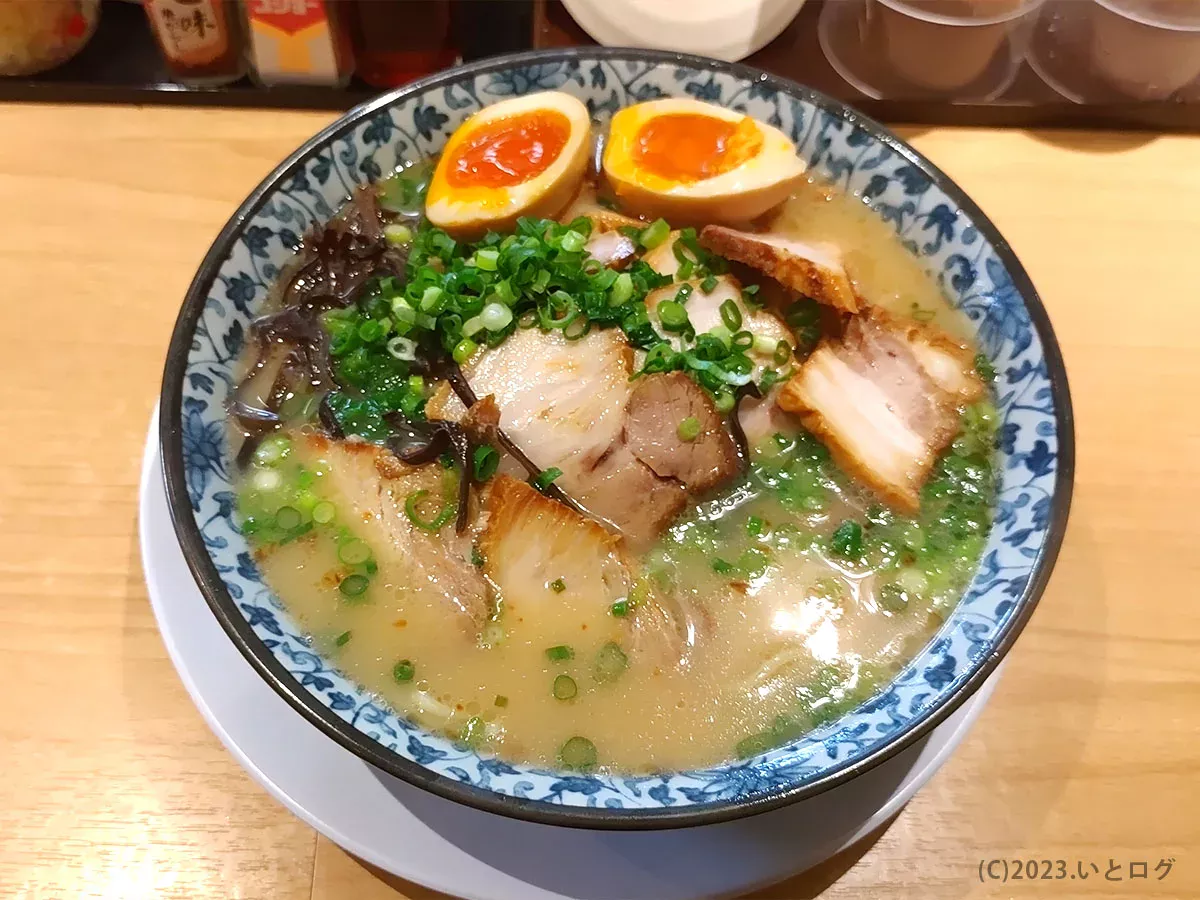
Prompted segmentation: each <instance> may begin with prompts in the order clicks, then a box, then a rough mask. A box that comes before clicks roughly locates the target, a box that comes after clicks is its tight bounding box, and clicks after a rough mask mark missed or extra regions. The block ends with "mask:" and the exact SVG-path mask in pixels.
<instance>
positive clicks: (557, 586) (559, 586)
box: [550, 578, 567, 594]
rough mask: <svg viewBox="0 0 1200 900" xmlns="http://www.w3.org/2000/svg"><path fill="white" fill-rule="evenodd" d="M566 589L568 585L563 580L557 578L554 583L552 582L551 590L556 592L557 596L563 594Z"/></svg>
mask: <svg viewBox="0 0 1200 900" xmlns="http://www.w3.org/2000/svg"><path fill="white" fill-rule="evenodd" d="M566 589H567V583H566V582H565V581H563V580H562V579H561V578H555V579H554V580H553V581H552V582H550V590H552V591H554V593H556V594H561V593H562V592H563V591H565V590H566Z"/></svg>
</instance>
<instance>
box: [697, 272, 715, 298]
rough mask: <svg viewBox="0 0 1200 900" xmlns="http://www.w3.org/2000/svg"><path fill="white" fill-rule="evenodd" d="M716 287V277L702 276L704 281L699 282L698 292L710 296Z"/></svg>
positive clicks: (710, 275)
mask: <svg viewBox="0 0 1200 900" xmlns="http://www.w3.org/2000/svg"><path fill="white" fill-rule="evenodd" d="M716 286H717V276H716V275H713V274H708V275H706V276H704V280H703V281H702V282H700V290H702V291H704V293H706V294H711V293H712V292H713V289H714V288H715V287H716Z"/></svg>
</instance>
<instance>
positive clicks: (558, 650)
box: [546, 644, 575, 662]
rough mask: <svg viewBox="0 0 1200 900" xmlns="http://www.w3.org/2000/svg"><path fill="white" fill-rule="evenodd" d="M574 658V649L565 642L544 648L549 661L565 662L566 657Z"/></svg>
mask: <svg viewBox="0 0 1200 900" xmlns="http://www.w3.org/2000/svg"><path fill="white" fill-rule="evenodd" d="M574 658H575V651H574V650H572V649H571V648H570V647H568V646H567V645H566V644H559V645H557V646H555V647H547V648H546V659H548V660H550V661H551V662H565V661H566V660H568V659H574Z"/></svg>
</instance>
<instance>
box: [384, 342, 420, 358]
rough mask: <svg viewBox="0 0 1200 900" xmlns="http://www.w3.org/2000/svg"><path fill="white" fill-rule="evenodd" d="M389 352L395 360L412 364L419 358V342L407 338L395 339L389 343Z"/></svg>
mask: <svg viewBox="0 0 1200 900" xmlns="http://www.w3.org/2000/svg"><path fill="white" fill-rule="evenodd" d="M387 352H388V353H389V354H391V356H392V357H393V358H395V359H399V360H402V361H404V362H411V361H412V360H414V359H416V358H417V342H416V341H413V340H409V339H408V338H406V337H394V338H392V339H391V340H390V341H388V342H387Z"/></svg>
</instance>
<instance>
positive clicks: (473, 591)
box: [298, 434, 490, 634]
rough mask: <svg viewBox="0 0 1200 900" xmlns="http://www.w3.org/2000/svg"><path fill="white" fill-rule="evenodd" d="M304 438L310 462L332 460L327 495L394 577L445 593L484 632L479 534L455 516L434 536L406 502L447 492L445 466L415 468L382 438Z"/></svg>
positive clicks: (472, 629)
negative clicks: (474, 551)
mask: <svg viewBox="0 0 1200 900" xmlns="http://www.w3.org/2000/svg"><path fill="white" fill-rule="evenodd" d="M298 444H299V447H298V449H299V451H300V453H301V454H302V457H301V458H302V459H303V460H305V461H306V462H315V461H316V460H318V459H324V460H326V461H327V462H328V466H327V467H326V468H327V469H328V474H327V475H325V476H324V477H323V478H322V479H321V481H322V484H321V491H322V494H323V495H324V496H326V497H327V498H328V499H329V500H331V501H333V503H334V504H335V505H336V506H337V508H338V510H339V514H340V517H341V521H342V522H343V523H344V524H345V525H346V526H347V527H348V528H349V529H350V530H351V532H352V533H353V534H354V535H355V536H356V537H358V538H360V539H361V540H362V541H364V542H365V543H366V545H367V546H368V547H370V548H371V552H372V554H374V556H375V559H376V560H377V561H378V562H379V564H380V566H381V567H383V568H385V570H386V571H387V573H388V576H389V578H390V579H391V580H392V581H393V582H394V583H396V584H399V585H403V586H404V587H405V589H408V590H413V591H434V592H435V593H436V594H437V595H438V596H440V597H444V598H445V602H446V603H447V604H448V605H449V607H450V609H452V610H453V611H454V612H455V613H456V614H457V615H458V616H459V617H460V619H461V621H462V624H463V627H464V629H465V631H467V632H468V633H470V634H477V633H478V632H479V630H480V629H481V628H482V626H483V624H484V621H485V620H486V619H487V617H488V614H489V609H490V605H489V599H488V591H487V585H486V583H485V582H484V580H483V577H482V576H481V575H480V573H479V570H478V569H477V568H476V567H475V566H474V565H472V563H471V541H472V539H473V537H474V535H473V534H472V533H471V532H470V531H468V532H467V533H464V534H463V535H458V534H455V531H454V523H453V522H452V521H451V522H449V523H447V524H446V525H445V526H444V527H443V528H442V529H441V530H440V531H438V532H437V533H435V534H431V533H430V532H428V531H424V530H422V529H420V528H417V527H416V526H415V525H413V523H412V521H411V520H410V519H409V517H408V514H407V513H406V512H405V508H404V505H405V501H406V500H407V499H408V498H409V496H411V495H412V494H413V493H414V492H415V491H428V492H429V494H430V495H431V496H432V497H439V496H441V495H442V493H443V484H442V477H443V475H442V473H443V470H442V467H441V466H437V465H430V466H407V465H405V464H404V463H402V462H400V460H398V459H397V458H396V457H395V456H394V455H393V454H392V453H391V452H390V451H388V450H386V449H384V448H382V447H378V446H376V445H375V444H368V443H365V442H362V441H332V440H329V439H328V438H326V437H324V436H323V435H319V434H307V435H303V436H302V437H301V438H299V441H298Z"/></svg>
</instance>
